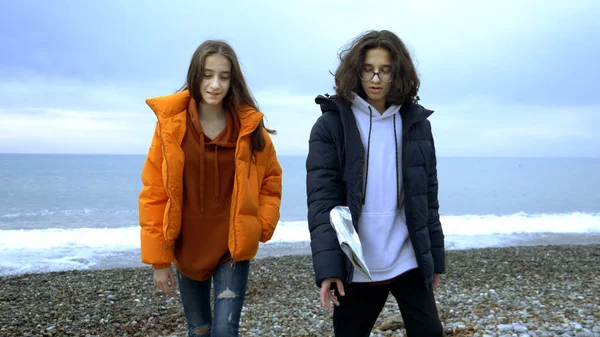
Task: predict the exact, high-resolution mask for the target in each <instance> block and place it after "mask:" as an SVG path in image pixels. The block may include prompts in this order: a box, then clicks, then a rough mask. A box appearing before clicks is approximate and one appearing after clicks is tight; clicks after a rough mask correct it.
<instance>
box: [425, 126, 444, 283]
mask: <svg viewBox="0 0 600 337" xmlns="http://www.w3.org/2000/svg"><path fill="white" fill-rule="evenodd" d="M428 126H429V128H428V129H429V134H428V137H429V139H430V141H431V154H430V158H429V174H428V177H427V201H428V221H427V227H428V228H429V240H430V242H431V254H432V256H433V272H434V273H435V274H442V273H444V272H445V271H446V253H445V251H444V232H443V231H442V224H441V223H440V214H439V211H438V210H439V207H440V205H439V201H438V179H437V158H436V155H435V143H434V141H433V133H432V132H431V124H430V123H428Z"/></svg>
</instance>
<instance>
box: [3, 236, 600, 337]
mask: <svg viewBox="0 0 600 337" xmlns="http://www.w3.org/2000/svg"><path fill="white" fill-rule="evenodd" d="M599 271H600V245H598V244H589V245H558V246H526V247H508V248H484V249H469V250H451V251H448V252H447V273H446V274H444V275H443V276H442V281H441V284H440V287H439V288H438V290H437V291H436V300H437V302H438V309H439V312H440V317H441V319H442V322H443V325H444V330H445V332H446V335H447V336H479V337H483V336H485V337H490V336H495V337H508V336H518V337H527V336H532V337H533V336H571V337H583V336H600V272H599ZM185 335H186V324H185V317H184V316H183V311H182V306H181V301H180V299H179V298H178V297H166V296H163V295H161V294H160V293H158V292H157V291H156V290H154V288H153V286H152V271H151V268H149V267H145V268H120V269H107V270H94V271H67V272H55V273H42V274H26V275H17V276H6V277H2V278H0V336H7V337H8V336H185ZM240 335H241V336H276V337H280V336H296V337H309V336H310V337H317V336H318V337H320V336H333V332H332V324H331V314H330V313H329V312H328V311H327V310H326V309H324V308H322V307H321V305H320V301H319V298H318V289H317V287H316V286H315V284H314V278H313V270H312V263H311V258H310V256H307V255H294V256H283V257H269V258H261V259H255V260H253V261H252V265H251V274H250V278H249V281H248V289H247V294H246V300H245V305H244V309H243V312H242V322H241V330H240ZM371 335H372V336H405V332H404V330H403V325H402V322H401V319H399V311H398V309H397V306H396V304H395V300H394V298H393V297H392V296H390V298H389V299H388V302H387V303H386V306H385V307H384V309H383V311H382V312H381V314H380V316H379V319H378V321H377V323H376V325H375V328H374V329H373V332H372V334H371Z"/></svg>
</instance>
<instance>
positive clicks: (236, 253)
mask: <svg viewBox="0 0 600 337" xmlns="http://www.w3.org/2000/svg"><path fill="white" fill-rule="evenodd" d="M190 101H191V96H190V94H189V92H188V91H183V92H178V93H175V94H172V95H167V96H161V97H156V98H152V99H148V100H147V101H146V102H147V104H148V105H149V106H150V107H151V108H152V110H153V111H154V113H155V114H156V116H157V118H158V122H157V124H156V129H155V132H154V137H153V139H152V144H151V145H150V149H149V151H148V156H147V158H146V162H145V164H144V167H143V170H142V182H143V185H144V186H143V188H142V191H141V192H140V196H139V216H140V226H141V257H142V262H144V263H147V264H152V265H153V266H154V267H155V268H161V267H165V266H168V265H169V264H170V263H172V262H174V260H175V242H176V240H177V238H178V237H179V235H180V232H181V230H182V216H183V213H184V212H183V205H184V191H183V190H184V167H185V154H184V149H183V148H182V143H183V139H184V137H185V135H186V133H187V125H188V111H187V110H188V107H189V104H190ZM236 116H237V117H238V118H239V132H238V137H237V142H236V147H235V153H234V172H235V176H234V180H233V187H232V192H231V203H230V204H231V207H230V209H229V221H228V222H229V223H228V233H227V237H228V239H227V247H228V250H229V254H230V255H231V257H232V258H233V261H234V262H237V261H244V260H249V259H252V258H253V257H254V256H255V255H256V252H257V250H258V243H259V241H260V242H266V241H268V240H270V239H271V237H272V235H273V232H274V230H275V226H276V225H277V222H278V221H279V216H280V214H279V207H280V205H281V188H282V186H281V177H282V172H281V167H280V165H279V162H278V160H277V156H276V152H275V148H274V146H273V143H272V141H271V138H270V136H269V134H268V133H267V132H266V131H265V130H263V134H264V136H265V140H266V146H265V148H264V150H263V151H260V152H256V153H255V156H254V160H251V158H250V157H251V146H250V144H251V139H250V135H251V133H252V131H254V130H255V129H256V128H257V127H258V125H259V123H260V121H261V120H262V118H263V115H262V114H261V113H260V112H258V111H256V110H255V109H254V108H251V107H243V108H241V109H240V111H238V112H237V115H236ZM233 120H235V119H233ZM234 124H235V123H234ZM227 143H228V142H227V141H225V144H227ZM205 145H206V144H205ZM219 150H220V149H219ZM219 150H217V151H219ZM205 151H206V148H205ZM205 155H206V153H205ZM219 156H220V154H219ZM217 171H220V168H218V170H217ZM213 172H214V171H213ZM221 173H222V171H220V172H219V174H221ZM222 187H223V186H220V187H219V188H222ZM221 191H222V190H219V193H218V194H219V197H221V196H222V195H221ZM214 192H215V193H217V188H216V187H215V189H214ZM201 195H203V197H202V198H204V200H203V203H204V206H205V207H206V206H207V200H206V198H208V197H209V196H208V195H207V193H202V194H201ZM215 195H216V194H215ZM205 210H206V209H205ZM195 239H196V240H197V243H196V244H197V245H208V246H210V245H212V244H213V243H212V242H210V241H208V240H206V238H202V237H200V238H195Z"/></svg>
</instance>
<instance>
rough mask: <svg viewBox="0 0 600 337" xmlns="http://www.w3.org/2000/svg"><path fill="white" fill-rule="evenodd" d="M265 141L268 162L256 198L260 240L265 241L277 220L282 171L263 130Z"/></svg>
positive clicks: (268, 238) (271, 232) (270, 234)
mask: <svg viewBox="0 0 600 337" xmlns="http://www.w3.org/2000/svg"><path fill="white" fill-rule="evenodd" d="M264 134H265V138H266V139H267V140H268V141H267V147H266V148H265V151H268V153H269V155H268V158H269V159H268V164H267V167H266V171H265V176H264V179H263V181H262V184H261V187H260V194H259V200H258V217H259V219H260V223H261V225H262V234H261V237H260V241H261V242H267V241H269V240H271V237H273V233H274V232H275V227H276V226H277V223H278V222H279V217H280V207H281V191H282V171H281V165H280V164H279V161H278V160H277V153H276V151H275V146H273V143H272V141H271V140H270V137H269V134H268V133H267V132H266V131H264Z"/></svg>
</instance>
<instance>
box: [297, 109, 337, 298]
mask: <svg viewBox="0 0 600 337" xmlns="http://www.w3.org/2000/svg"><path fill="white" fill-rule="evenodd" d="M326 115H327V113H326V114H324V115H322V116H321V117H320V118H319V119H318V120H317V122H316V123H315V125H314V126H313V128H312V131H311V134H310V139H309V150H308V157H307V159H306V194H307V204H308V228H309V231H310V240H311V242H310V247H311V250H312V258H313V268H314V271H315V279H316V283H317V286H319V287H320V286H321V282H322V281H323V280H324V279H326V278H339V279H342V280H344V278H345V275H346V270H345V269H346V268H345V261H346V256H345V255H344V252H343V251H342V250H341V248H340V245H339V243H338V240H337V236H336V234H335V230H334V229H333V227H332V226H331V224H330V221H329V212H330V211H331V210H332V209H333V208H334V207H335V206H339V205H345V202H346V201H345V199H346V198H345V195H344V190H345V188H344V185H343V181H342V172H341V167H340V162H339V160H338V153H337V147H336V144H335V139H334V138H333V137H332V135H331V132H330V131H329V130H328V128H327V126H326ZM338 141H341V140H338Z"/></svg>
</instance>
